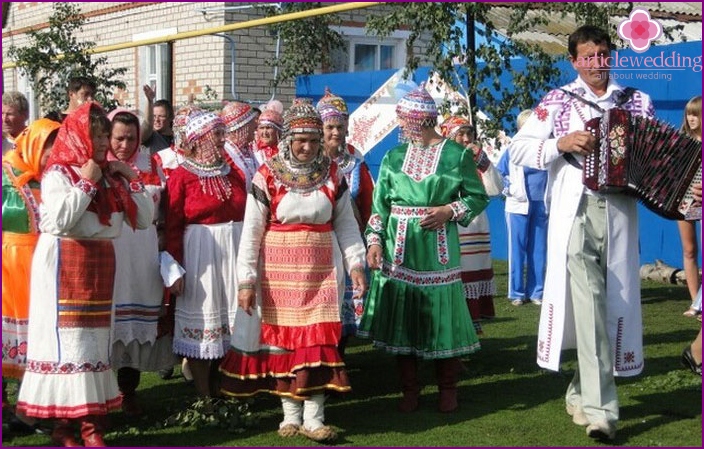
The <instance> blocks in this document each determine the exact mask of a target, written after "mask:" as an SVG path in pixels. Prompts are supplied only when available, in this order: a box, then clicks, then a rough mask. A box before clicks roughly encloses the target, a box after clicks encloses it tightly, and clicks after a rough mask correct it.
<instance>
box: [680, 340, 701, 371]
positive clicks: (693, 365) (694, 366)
mask: <svg viewBox="0 0 704 449" xmlns="http://www.w3.org/2000/svg"><path fill="white" fill-rule="evenodd" d="M682 366H684V367H685V368H689V369H690V370H691V371H692V372H693V373H694V374H696V375H698V376H701V375H702V364H701V363H697V362H696V361H695V360H694V357H692V347H691V346H687V347H686V348H684V351H682Z"/></svg>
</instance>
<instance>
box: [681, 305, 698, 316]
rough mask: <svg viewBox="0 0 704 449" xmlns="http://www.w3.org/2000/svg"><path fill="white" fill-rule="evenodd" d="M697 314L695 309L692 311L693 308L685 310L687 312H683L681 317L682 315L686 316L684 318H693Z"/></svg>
mask: <svg viewBox="0 0 704 449" xmlns="http://www.w3.org/2000/svg"><path fill="white" fill-rule="evenodd" d="M697 314H698V312H697V309H694V308H691V307H690V308H689V309H687V311H685V312H684V313H683V314H682V315H683V316H686V317H694V316H697Z"/></svg>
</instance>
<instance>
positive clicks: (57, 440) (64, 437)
mask: <svg viewBox="0 0 704 449" xmlns="http://www.w3.org/2000/svg"><path fill="white" fill-rule="evenodd" d="M51 441H52V442H53V443H54V444H56V445H57V446H63V447H83V445H82V444H80V443H79V442H78V441H76V435H75V434H74V432H73V428H72V426H71V420H69V419H57V420H56V421H55V422H54V430H53V431H52V432H51Z"/></svg>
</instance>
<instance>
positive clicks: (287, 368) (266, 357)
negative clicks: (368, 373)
mask: <svg viewBox="0 0 704 449" xmlns="http://www.w3.org/2000/svg"><path fill="white" fill-rule="evenodd" d="M220 372H221V373H222V378H221V385H220V388H221V389H220V391H221V392H222V393H223V394H226V395H228V396H233V397H249V396H254V395H255V394H257V393H270V394H273V395H277V396H282V397H288V398H292V399H297V400H304V399H308V398H310V396H312V395H314V394H319V393H323V392H326V391H334V392H337V393H347V392H349V391H351V387H350V382H349V379H348V378H347V371H346V370H345V364H344V362H343V361H342V359H341V358H340V353H339V352H338V351H337V347H336V346H313V347H308V348H298V349H295V350H293V351H285V350H275V349H269V350H261V351H259V352H256V353H249V354H247V353H243V352H240V351H237V350H236V349H234V348H230V350H229V351H228V352H227V354H226V355H225V359H224V360H223V362H222V364H221V365H220Z"/></svg>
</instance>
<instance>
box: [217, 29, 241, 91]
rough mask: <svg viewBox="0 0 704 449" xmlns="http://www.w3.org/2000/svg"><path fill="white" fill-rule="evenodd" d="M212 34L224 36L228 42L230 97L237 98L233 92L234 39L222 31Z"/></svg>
mask: <svg viewBox="0 0 704 449" xmlns="http://www.w3.org/2000/svg"><path fill="white" fill-rule="evenodd" d="M213 36H220V37H222V38H225V39H227V41H228V42H229V43H230V93H231V94H232V99H233V100H237V93H236V92H235V40H234V39H233V38H232V36H229V35H227V34H224V33H215V34H214V35H213Z"/></svg>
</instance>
